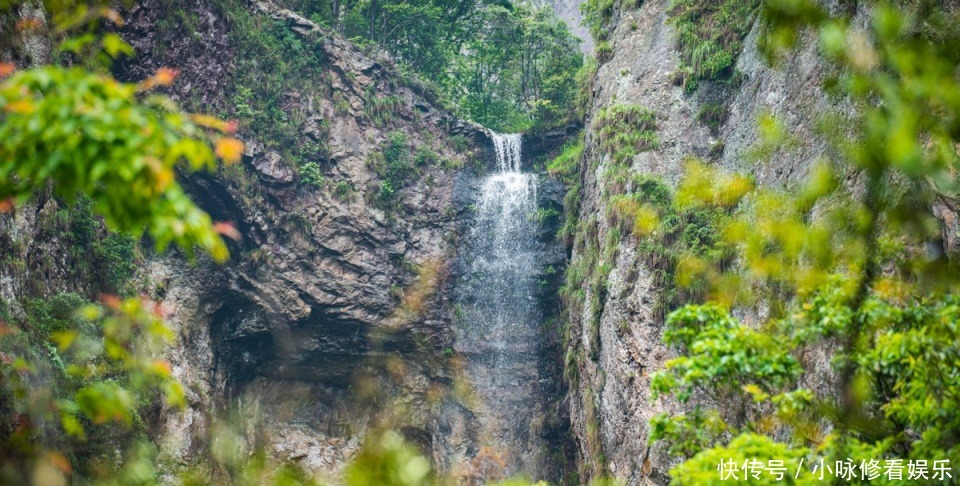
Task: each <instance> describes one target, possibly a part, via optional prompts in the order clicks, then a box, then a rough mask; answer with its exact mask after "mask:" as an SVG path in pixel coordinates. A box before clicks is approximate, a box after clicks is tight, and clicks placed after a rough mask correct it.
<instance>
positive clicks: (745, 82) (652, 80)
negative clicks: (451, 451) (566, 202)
mask: <svg viewBox="0 0 960 486" xmlns="http://www.w3.org/2000/svg"><path fill="white" fill-rule="evenodd" d="M620 3H622V2H618V5H617V7H616V10H615V13H614V19H613V22H612V27H611V28H612V34H611V45H612V48H613V55H612V58H611V59H610V60H609V61H608V62H606V63H603V64H602V65H601V66H600V68H599V70H598V73H597V77H596V81H595V83H594V85H593V100H592V106H591V108H590V110H589V112H588V115H587V121H586V124H585V126H586V147H585V151H584V156H583V159H582V160H581V164H580V167H581V174H580V175H581V179H582V187H581V201H582V203H581V208H580V218H581V219H588V218H589V217H590V216H591V215H598V216H597V221H598V231H597V233H598V235H597V237H596V240H597V241H598V242H601V243H602V242H603V241H605V240H606V235H607V234H608V232H609V231H610V230H611V228H610V227H609V225H608V223H607V221H606V218H604V217H603V216H602V215H604V214H607V210H608V208H607V207H606V206H605V203H604V202H603V199H602V198H601V194H602V190H603V189H602V187H601V183H600V182H599V179H600V177H601V174H602V173H603V171H604V170H605V167H607V165H608V164H609V163H610V161H609V160H608V158H607V157H605V156H604V155H603V153H602V152H601V150H600V149H599V147H598V143H599V142H598V133H597V132H596V130H595V123H596V120H595V118H596V114H597V112H598V110H600V109H601V108H603V107H606V106H610V105H612V104H615V103H624V104H637V105H641V106H643V107H646V108H648V109H650V110H653V111H654V112H655V113H656V117H657V130H656V132H657V134H658V136H659V139H660V144H659V148H657V149H655V150H651V151H647V152H644V153H641V154H640V155H638V156H636V157H635V158H634V159H633V161H632V170H633V171H634V172H636V173H640V174H647V175H651V176H655V177H658V178H661V179H663V180H664V181H666V182H667V183H668V184H671V185H675V184H676V183H677V181H678V180H679V178H680V177H681V175H682V170H683V163H684V161H685V160H686V159H687V158H688V157H690V156H696V157H699V158H702V159H704V160H708V161H710V162H711V163H712V164H715V165H719V166H721V167H723V168H724V169H728V170H736V171H740V172H748V173H752V174H754V175H755V176H756V177H757V180H758V181H759V182H760V183H762V184H785V183H789V182H791V181H792V182H795V181H797V180H800V179H801V178H802V177H803V176H804V174H805V173H806V170H807V168H808V167H809V166H810V164H811V163H812V162H813V161H815V160H816V159H817V158H818V157H819V156H820V155H822V154H824V151H825V146H824V144H823V143H822V142H820V141H818V140H817V137H816V136H815V134H814V129H813V127H814V124H815V123H816V120H817V116H818V115H819V114H821V113H824V112H826V111H827V110H830V109H834V108H835V107H834V106H832V105H831V103H830V102H829V101H827V100H826V98H825V97H824V95H823V94H822V93H821V92H820V90H819V88H818V87H819V85H820V80H821V78H822V76H823V72H822V71H823V67H822V65H821V64H820V63H819V60H818V58H817V56H816V49H815V46H814V45H813V44H812V43H810V42H805V43H804V44H803V48H802V49H801V50H800V51H799V52H798V53H797V54H796V55H795V56H793V57H792V58H791V59H789V60H787V61H786V63H785V64H784V65H782V66H778V68H776V69H773V68H771V67H769V66H767V65H766V64H765V63H764V62H763V61H762V60H761V57H760V55H759V53H758V52H757V48H756V36H757V31H758V29H757V26H756V25H755V26H754V29H753V32H752V33H751V34H750V36H749V38H748V39H747V42H746V45H747V47H746V50H745V52H744V53H743V54H742V55H741V57H740V59H739V62H738V64H737V69H738V70H739V71H740V72H742V73H743V79H742V81H741V82H740V83H739V84H735V85H725V84H719V83H704V84H702V85H701V86H700V88H699V89H698V90H697V91H696V92H694V93H693V94H689V95H688V94H685V93H684V92H683V89H682V88H681V87H678V86H675V85H674V83H673V74H674V72H675V71H676V70H677V69H678V67H679V55H678V51H677V47H676V38H675V32H674V30H673V28H672V26H670V25H669V24H668V22H667V10H668V8H669V4H670V1H669V0H647V1H645V2H642V4H641V6H640V7H638V8H628V9H623V8H622V7H621V5H620ZM630 3H631V4H633V2H630ZM718 102H719V103H724V104H726V105H727V106H728V107H729V112H730V115H729V118H728V120H727V121H726V123H725V124H724V125H723V126H722V127H720V129H719V130H718V131H717V132H716V135H714V134H713V133H711V131H710V130H709V129H708V128H707V127H706V126H704V125H703V124H702V123H700V122H699V121H697V114H698V112H699V110H700V109H701V108H702V107H703V106H704V105H705V104H707V103H718ZM765 113H772V114H775V115H778V116H779V117H781V119H783V120H784V121H785V123H786V124H787V127H788V128H789V129H790V130H791V131H793V132H794V133H795V134H797V135H799V137H800V138H801V140H803V143H802V144H800V145H799V146H797V147H793V148H791V149H790V151H783V152H780V153H777V154H775V156H774V157H772V158H771V159H770V161H764V162H760V163H754V162H748V161H747V160H746V158H745V157H744V155H745V153H746V152H747V151H748V150H749V149H750V148H751V147H752V146H753V145H754V144H755V143H756V141H757V139H758V135H757V131H756V122H757V120H758V118H759V117H760V116H762V115H763V114H765ZM718 141H722V142H723V143H724V145H725V150H724V151H723V152H722V154H719V155H716V154H711V151H710V149H711V147H713V146H714V145H715V144H716V143H717V142H718ZM597 161H599V164H598V165H596V166H594V165H593V162H597ZM592 167H596V170H591V168H592ZM601 246H602V245H601ZM640 252H641V250H639V249H638V241H637V239H636V238H635V237H633V236H630V235H624V236H623V238H622V240H621V243H620V247H619V252H618V256H617V258H616V261H613V262H600V263H607V264H610V265H612V267H613V270H612V272H611V273H610V277H609V281H608V290H607V292H606V297H605V300H604V302H603V311H602V314H601V318H600V339H599V348H600V349H599V350H598V352H597V356H598V357H597V359H596V361H593V360H591V359H590V358H589V357H587V356H588V355H589V354H590V351H594V350H591V349H590V346H591V341H592V340H591V337H590V329H589V327H590V325H589V324H588V323H589V319H590V316H591V313H592V312H593V309H591V308H590V305H589V304H587V305H585V306H584V309H583V312H582V313H581V314H580V315H574V316H571V321H572V336H573V343H572V346H573V347H574V348H575V349H579V350H581V352H579V356H580V358H579V359H578V360H577V366H576V367H577V372H578V376H579V380H578V385H577V387H576V389H575V390H572V391H571V397H570V403H571V417H572V420H573V424H574V431H575V432H574V433H575V435H576V438H577V441H578V444H579V450H580V457H581V464H580V467H581V476H582V478H583V479H586V478H590V477H596V476H604V475H611V476H614V477H617V478H620V479H622V480H625V481H626V482H627V484H650V483H652V484H665V483H666V482H667V481H668V480H669V478H668V476H667V474H668V471H669V469H670V467H671V466H672V465H673V464H675V462H676V459H674V458H672V457H670V456H669V455H668V454H667V453H666V451H665V450H664V449H663V447H662V446H659V445H654V446H652V447H650V446H649V445H648V442H647V437H648V434H649V431H650V430H649V427H648V421H649V420H650V419H651V418H652V417H653V416H654V415H656V414H658V413H660V412H663V411H673V412H677V411H680V410H681V407H680V406H679V405H678V404H677V403H674V402H672V401H670V400H659V401H654V400H651V398H650V392H649V386H650V375H651V374H652V373H653V372H655V371H657V370H658V369H661V368H662V366H663V364H664V362H665V361H666V360H668V359H670V358H671V357H673V356H674V354H673V351H672V350H670V349H668V348H667V347H666V346H664V345H663V343H662V341H661V337H662V331H663V319H662V317H660V316H659V313H658V312H656V302H657V301H658V300H659V297H660V295H661V293H662V292H663V289H661V288H658V286H657V285H656V283H655V282H656V280H655V279H654V278H653V272H652V269H651V268H649V267H648V266H647V265H646V264H644V263H643V261H644V258H643V255H642V254H640ZM582 258H584V257H583V255H581V254H579V253H578V252H576V251H575V252H574V254H573V255H572V262H571V264H575V263H576V262H577V261H579V259H582ZM590 297H591V296H590V295H587V298H586V302H589V301H590ZM723 407H727V408H731V407H733V405H731V404H725V405H723ZM723 407H721V408H723ZM592 437H598V438H599V450H600V452H602V457H603V458H602V459H598V458H597V452H598V451H597V448H598V447H597V446H596V445H594V444H593V442H595V441H594V440H593V439H592Z"/></svg>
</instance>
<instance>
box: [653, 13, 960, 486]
mask: <svg viewBox="0 0 960 486" xmlns="http://www.w3.org/2000/svg"><path fill="white" fill-rule="evenodd" d="M861 4H862V6H863V8H865V9H866V12H867V21H866V22H864V23H861V22H852V19H851V17H850V14H849V13H848V12H839V13H836V12H833V13H831V12H828V11H826V10H824V9H823V8H822V7H821V6H819V5H818V4H817V3H815V2H812V1H794V0H791V1H785V0H768V1H767V2H766V3H765V4H764V5H763V16H764V19H765V22H766V23H765V26H764V27H765V34H764V36H763V38H762V46H763V48H764V51H765V52H766V53H767V54H768V56H769V57H770V59H771V60H772V61H773V62H776V61H777V59H779V58H780V57H781V56H785V55H789V54H790V49H792V48H793V46H794V45H795V43H796V39H798V38H801V37H802V36H801V35H800V33H801V31H804V30H810V31H813V32H814V33H815V34H816V36H817V39H818V41H819V45H820V47H821V52H822V54H823V57H824V61H825V63H826V64H827V66H828V69H829V70H828V73H829V76H828V79H827V81H826V83H825V86H824V88H825V90H826V91H827V92H828V93H830V94H831V95H834V96H836V97H837V98H838V99H842V100H844V101H845V102H846V103H848V106H850V107H851V109H850V110H849V111H848V112H846V113H842V114H830V115H827V116H824V117H823V119H822V120H820V125H821V132H822V136H823V137H825V138H826V139H827V140H829V141H830V142H831V143H832V145H833V149H832V150H831V151H830V153H828V154H827V155H828V156H829V157H830V159H828V160H824V161H823V163H821V164H819V165H817V166H815V167H813V168H811V170H810V175H809V178H808V181H807V182H806V184H805V185H804V186H803V187H801V188H799V189H798V190H792V191H787V190H776V189H769V188H754V187H752V186H751V184H750V181H749V179H747V178H743V177H736V176H724V175H722V174H720V173H718V172H717V171H716V170H715V169H712V168H709V167H706V166H703V165H698V164H693V165H691V166H690V167H689V168H688V173H687V175H686V177H685V179H684V181H683V182H682V184H681V187H680V189H679V192H678V195H677V200H678V202H679V204H681V205H689V206H707V207H718V208H727V209H728V210H732V211H733V212H732V214H731V215H730V217H729V218H725V219H724V220H722V221H718V222H717V223H716V224H717V229H718V231H719V234H721V235H722V238H723V241H725V242H726V243H727V244H728V245H731V246H732V248H734V249H735V251H736V253H737V261H738V262H739V264H740V265H739V266H738V268H735V269H729V268H728V266H724V265H718V264H717V263H716V262H714V261H711V260H710V259H709V258H706V257H704V256H702V255H701V256H697V255H693V254H690V255H685V256H684V257H683V258H682V259H681V263H680V269H679V273H678V279H679V280H684V279H690V278H693V277H700V278H705V279H707V280H708V281H709V282H710V283H711V285H710V289H711V291H710V294H709V296H710V300H711V302H710V303H708V304H706V305H703V306H699V305H691V306H687V307H685V308H682V309H680V310H678V311H676V312H674V313H672V314H671V315H670V316H669V318H668V320H667V331H666V332H665V339H666V341H667V342H668V343H669V344H672V345H675V346H677V347H678V348H679V349H681V351H682V355H681V356H680V357H678V358H676V359H674V360H671V361H670V362H668V363H667V365H666V368H665V369H664V370H662V371H660V372H658V373H657V375H656V376H655V378H654V380H653V391H654V393H655V394H664V393H672V394H675V395H676V397H677V398H678V399H679V400H680V401H684V402H685V401H688V400H691V399H693V398H694V397H696V396H698V393H709V394H713V396H717V397H722V398H723V402H724V403H726V404H728V405H727V408H725V409H724V410H703V409H702V408H697V409H696V410H695V411H694V412H693V413H688V414H685V415H680V416H674V417H670V416H668V415H661V416H659V417H657V418H656V419H655V420H654V421H653V433H652V434H651V439H652V440H660V439H663V440H667V441H668V442H669V443H670V444H671V446H672V447H671V450H673V451H674V452H675V453H677V454H680V455H682V456H685V457H686V458H687V460H686V462H684V463H682V464H681V465H680V466H678V467H676V468H674V469H673V470H672V471H671V475H672V476H673V479H674V482H675V483H676V484H703V483H714V482H719V476H718V471H717V467H718V464H719V461H720V459H721V458H723V459H724V460H725V459H726V458H733V459H738V458H742V459H750V458H757V459H760V460H764V461H765V460H766V459H774V458H775V459H782V460H786V461H793V462H794V464H793V467H794V469H795V468H796V467H797V465H798V464H799V461H800V460H801V459H803V460H805V464H808V465H809V464H816V463H817V462H818V461H821V460H822V461H825V463H826V464H829V465H831V466H832V465H834V464H837V461H840V462H842V463H844V464H847V461H848V460H849V462H850V463H853V464H856V465H858V466H857V467H860V466H859V465H860V464H861V461H870V460H883V459H903V460H909V459H918V460H927V461H935V460H949V461H950V463H951V464H952V465H953V467H954V468H955V467H956V464H957V463H958V461H960V422H958V421H957V418H956V414H955V413H953V412H952V410H954V409H955V407H956V403H955V401H956V399H957V397H956V394H957V392H958V390H960V364H958V363H960V360H958V359H957V357H958V356H960V341H958V339H957V337H958V336H957V326H958V323H960V320H958V311H960V308H958V301H957V299H956V297H955V294H956V291H957V288H958V275H960V273H958V272H957V270H958V268H957V261H956V256H955V255H949V256H948V255H947V254H946V253H945V250H949V248H946V249H945V248H943V242H944V241H947V240H949V238H948V237H943V236H942V235H941V229H940V225H939V223H938V221H937V220H936V219H935V218H934V216H933V215H932V214H931V212H930V208H931V207H932V206H933V205H934V204H935V203H936V202H937V201H938V200H942V198H952V197H953V195H954V194H956V190H957V178H956V170H957V169H958V165H960V158H958V154H957V147H958V139H960V131H958V130H957V126H958V124H957V120H960V81H958V78H957V74H956V73H957V67H958V64H960V29H957V25H958V24H957V23H956V19H957V11H956V10H955V9H950V8H940V6H939V5H938V4H935V3H934V2H926V1H915V2H898V3H892V2H887V1H883V0H875V1H870V2H861ZM760 128H761V133H762V134H763V135H764V138H765V140H764V142H763V143H762V144H761V146H760V147H758V151H757V153H758V154H759V156H769V155H773V154H775V153H777V151H779V150H781V149H789V145H790V144H789V143H788V141H789V135H788V134H787V133H786V130H785V129H784V128H783V126H782V125H781V124H779V122H778V121H777V120H776V119H775V118H773V117H768V118H766V119H765V120H764V121H763V123H762V124H761V127H760ZM718 181H722V182H720V183H718ZM948 236H950V235H948ZM743 314H748V315H754V316H762V318H761V319H760V323H759V324H747V323H744V322H743V321H741V320H740V319H738V318H737V317H734V316H739V315H743ZM823 350H827V351H828V352H830V353H831V354H832V355H833V359H832V360H831V362H830V363H829V364H826V363H822V362H821V363H817V361H816V360H812V359H810V357H811V356H814V355H816V353H817V352H818V351H819V352H823ZM825 367H829V369H824V368H825ZM772 451H776V453H775V454H773V453H772ZM775 456H776V457H775ZM867 463H868V462H864V463H863V464H867ZM808 471H809V470H808ZM952 475H953V477H954V480H955V478H956V477H957V471H956V469H954V470H953V471H952ZM809 476H810V475H809V474H808V475H806V476H803V477H801V479H800V480H799V482H813V481H814V480H813V479H812V478H811V477H809ZM859 478H860V476H859V469H858V470H857V479H859ZM828 479H833V477H832V476H828ZM885 480H886V479H885V477H883V476H881V477H880V478H879V479H876V480H875V481H874V482H881V483H882V482H884V481H885ZM751 481H753V483H754V484H760V483H773V482H776V480H775V478H774V477H771V476H763V477H761V478H759V479H756V480H753V479H751Z"/></svg>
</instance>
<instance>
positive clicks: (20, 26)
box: [16, 17, 43, 32]
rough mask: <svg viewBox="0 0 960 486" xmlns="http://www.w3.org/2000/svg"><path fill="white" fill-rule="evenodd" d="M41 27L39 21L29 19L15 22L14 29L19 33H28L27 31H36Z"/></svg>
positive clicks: (41, 24) (32, 18) (33, 18)
mask: <svg viewBox="0 0 960 486" xmlns="http://www.w3.org/2000/svg"><path fill="white" fill-rule="evenodd" d="M42 26H43V22H41V21H40V19H38V18H36V17H31V18H28V19H23V20H21V21H19V22H17V26H16V29H17V30H18V31H20V32H29V31H33V30H37V29H39V28H40V27H42Z"/></svg>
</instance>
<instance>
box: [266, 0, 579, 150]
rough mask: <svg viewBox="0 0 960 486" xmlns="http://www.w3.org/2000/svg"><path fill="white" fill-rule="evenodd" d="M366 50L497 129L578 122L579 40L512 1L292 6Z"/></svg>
mask: <svg viewBox="0 0 960 486" xmlns="http://www.w3.org/2000/svg"><path fill="white" fill-rule="evenodd" d="M284 3H285V5H287V6H288V7H289V8H292V9H294V10H298V11H300V12H302V13H304V14H305V15H307V16H308V17H310V18H313V19H315V20H318V21H319V22H320V23H323V24H327V25H330V26H333V27H334V28H336V29H338V30H339V31H341V32H343V33H344V35H346V36H347V37H348V38H353V39H354V40H355V41H358V42H359V43H361V44H363V43H376V44H377V45H379V46H381V47H383V48H384V49H386V50H387V51H389V52H390V53H391V54H392V55H393V56H394V57H395V58H396V59H397V60H398V61H399V62H400V64H401V65H402V66H404V68H405V69H408V70H410V71H412V72H414V73H417V74H418V75H419V77H420V78H421V79H422V80H424V81H422V82H424V83H425V84H428V85H432V86H433V87H434V88H435V89H436V90H437V92H439V93H440V94H441V95H442V96H443V97H444V98H445V99H448V100H450V101H452V102H453V104H454V105H455V106H456V107H457V108H459V109H460V110H461V112H462V115H464V116H467V117H470V118H472V119H473V120H475V121H477V122H479V123H482V124H484V125H487V126H489V127H491V128H493V129H495V130H501V131H521V130H530V129H542V128H546V127H552V126H557V125H561V124H563V123H566V122H569V121H570V120H571V114H572V113H574V110H573V106H574V102H575V100H576V86H575V80H574V74H575V73H576V71H577V69H578V68H579V67H580V65H581V64H582V62H583V61H582V56H581V55H580V52H579V48H578V45H577V44H578V41H577V39H576V38H575V37H574V36H573V35H572V34H571V33H570V31H569V29H568V28H567V27H566V25H565V24H563V23H562V22H561V21H559V20H558V19H557V18H556V17H555V16H554V15H553V12H552V11H551V10H549V9H538V8H531V7H528V6H525V5H522V4H520V3H519V2H518V3H513V2H508V1H505V0H467V1H461V0H413V1H396V0H389V1H383V0H379V1H375V0H359V1H307V0H300V1H297V0H289V1H287V2H284Z"/></svg>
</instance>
